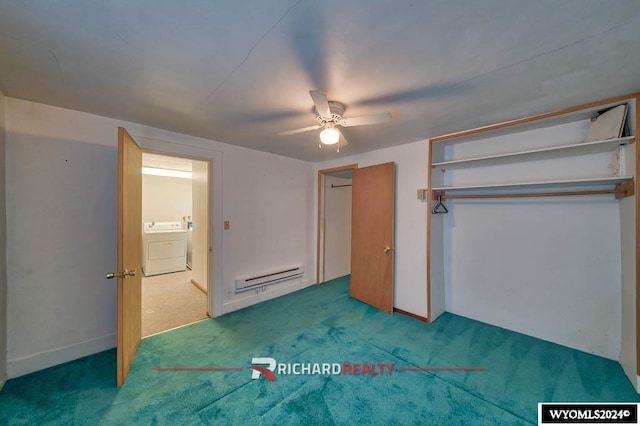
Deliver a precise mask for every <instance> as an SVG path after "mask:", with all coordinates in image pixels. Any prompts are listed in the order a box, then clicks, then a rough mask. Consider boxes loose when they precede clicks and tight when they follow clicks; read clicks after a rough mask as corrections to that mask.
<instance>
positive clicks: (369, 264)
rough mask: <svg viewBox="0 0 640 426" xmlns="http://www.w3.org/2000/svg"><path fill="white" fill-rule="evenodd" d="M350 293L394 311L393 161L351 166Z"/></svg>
mask: <svg viewBox="0 0 640 426" xmlns="http://www.w3.org/2000/svg"><path fill="white" fill-rule="evenodd" d="M352 185H353V186H352V195H351V196H352V207H351V297H354V298H356V299H358V300H360V301H362V302H364V303H367V304H369V305H371V306H373V307H376V308H378V309H380V310H381V311H384V312H387V313H391V312H392V311H393V264H394V261H393V257H394V256H393V250H394V249H393V234H394V220H395V163H385V164H379V165H376V166H370V167H363V168H360V169H354V170H353V177H352Z"/></svg>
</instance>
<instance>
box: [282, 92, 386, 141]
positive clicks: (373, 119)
mask: <svg viewBox="0 0 640 426" xmlns="http://www.w3.org/2000/svg"><path fill="white" fill-rule="evenodd" d="M309 94H310V95H311V99H312V100H313V104H314V105H315V107H316V120H318V124H314V125H313V126H308V127H303V128H301V129H295V130H289V131H286V132H281V133H278V135H279V136H288V135H295V134H297V133H303V132H309V131H311V130H317V129H322V131H321V132H320V144H319V145H318V146H319V147H320V148H322V145H323V144H324V145H336V146H337V151H338V152H340V139H342V146H345V145H347V140H346V139H345V137H344V134H343V133H342V132H341V131H340V129H339V128H338V127H354V126H364V125H367V124H378V123H385V122H387V121H389V120H391V114H389V113H388V112H385V113H383V114H371V115H362V116H359V117H351V118H343V117H342V115H343V114H344V110H345V106H344V104H341V103H340V102H336V101H330V100H328V99H327V95H326V94H324V92H321V91H320V90H311V91H310V92H309Z"/></svg>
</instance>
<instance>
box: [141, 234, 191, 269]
mask: <svg viewBox="0 0 640 426" xmlns="http://www.w3.org/2000/svg"><path fill="white" fill-rule="evenodd" d="M186 269H187V231H186V230H185V229H183V228H182V224H181V223H180V222H146V223H145V224H144V229H143V233H142V271H143V273H144V275H145V276H150V275H158V274H166V273H169V272H178V271H184V270H186Z"/></svg>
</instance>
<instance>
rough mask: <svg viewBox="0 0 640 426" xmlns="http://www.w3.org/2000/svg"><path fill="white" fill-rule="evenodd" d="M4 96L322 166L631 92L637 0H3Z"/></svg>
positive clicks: (637, 52)
mask: <svg viewBox="0 0 640 426" xmlns="http://www.w3.org/2000/svg"><path fill="white" fill-rule="evenodd" d="M311 89H319V90H323V91H325V92H326V93H327V94H328V97H329V99H331V100H338V101H340V102H343V103H344V104H345V105H346V106H347V109H346V113H345V116H346V117H350V116H358V115H364V114H370V113H380V112H390V113H391V114H392V115H393V120H392V121H391V122H389V123H385V124H380V125H375V126H366V127H358V128H349V129H346V130H345V134H346V136H347V137H348V139H349V146H347V147H345V148H344V149H341V152H340V153H339V154H338V153H336V152H335V151H333V150H331V149H322V150H320V149H318V135H317V133H316V132H311V133H305V134H299V135H294V136H286V137H285V136H277V135H276V134H277V133H278V132H280V131H284V130H290V129H294V128H298V127H305V126H309V125H312V124H315V121H314V115H313V106H312V102H311V99H310V97H309V93H308V92H309V90H311ZM0 90H2V92H4V93H5V94H6V95H7V96H11V97H15V98H20V99H27V100H32V101H36V102H42V103H45V104H51V105H57V106H61V107H65V108H71V109H76V110H81V111H87V112H91V113H95V114H99V115H104V116H108V117H115V118H120V119H124V120H128V121H134V122H138V123H143V124H147V125H150V126H156V127H160V128H164V129H170V130H174V131H178V132H182V133H187V134H191V135H195V136H201V137H205V138H209V139H214V140H218V141H221V142H227V143H231V144H236V145H241V146H246V147H249V148H254V149H258V150H262V151H268V152H273V153H277V154H282V155H286V156H290V157H295V158H301V159H305V160H310V161H321V160H327V159H331V158H336V157H338V156H344V155H350V154H354V153H359V152H364V151H369V150H373V149H378V148H382V147H385V146H392V145H398V144H403V143H408V142H412V141H416V140H422V139H425V138H427V137H430V136H435V135H439V134H443V133H448V132H452V131H457V130H462V129H467V128H471V127H476V126H479V125H485V124H490V123H494V122H497V121H504V120H508V119H513V118H518V117H522V116H526V115H531V114H535V113H540V112H545V111H548V110H552V109H557V108H562V107H567V106H571V105H575V104H579V103H583V102H589V101H592V100H597V99H600V98H604V97H609V96H614V95H619V94H624V93H630V92H634V91H639V90H640V1H638V0H617V1H611V0H562V1H560V0H536V1H532V0H440V1H436V0H434V1H425V0H413V1H408V0H386V1H382V0H353V1H348V0H341V1H334V0H322V1H320V0H317V1H313V0H269V1H265V0H242V1H240V0H235V1H233V0H228V1H222V0H218V1H206V0H202V1H196V0H189V1H178V0H174V1H168V0H135V1H131V0H108V1H107V0H104V1H88V0H75V1H74V0H41V1H24V0H0Z"/></svg>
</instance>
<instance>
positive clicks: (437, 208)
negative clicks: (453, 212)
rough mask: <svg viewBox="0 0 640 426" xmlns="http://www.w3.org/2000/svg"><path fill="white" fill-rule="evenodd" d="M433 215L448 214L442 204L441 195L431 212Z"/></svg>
mask: <svg viewBox="0 0 640 426" xmlns="http://www.w3.org/2000/svg"><path fill="white" fill-rule="evenodd" d="M431 213H433V214H440V213H449V210H448V209H447V206H445V205H444V204H443V203H442V195H438V204H436V206H435V207H434V208H433V210H431Z"/></svg>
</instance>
